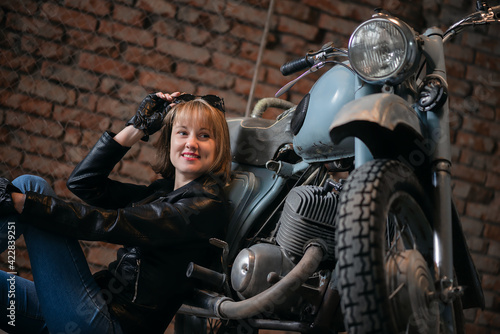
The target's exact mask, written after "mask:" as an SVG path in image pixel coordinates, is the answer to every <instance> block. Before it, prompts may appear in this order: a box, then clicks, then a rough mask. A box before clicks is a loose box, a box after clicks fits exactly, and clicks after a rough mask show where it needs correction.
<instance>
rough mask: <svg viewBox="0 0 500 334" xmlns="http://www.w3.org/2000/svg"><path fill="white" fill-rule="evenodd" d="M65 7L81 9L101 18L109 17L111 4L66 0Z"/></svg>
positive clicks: (106, 2)
mask: <svg viewBox="0 0 500 334" xmlns="http://www.w3.org/2000/svg"><path fill="white" fill-rule="evenodd" d="M64 6H67V7H72V8H76V9H81V10H83V11H86V12H89V13H92V14H96V15H99V16H105V15H109V14H110V12H111V2H110V1H106V0H65V1H64Z"/></svg>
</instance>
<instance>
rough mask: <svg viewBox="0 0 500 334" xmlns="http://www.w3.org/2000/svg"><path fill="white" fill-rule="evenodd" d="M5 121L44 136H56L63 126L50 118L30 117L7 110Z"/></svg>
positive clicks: (61, 132)
mask: <svg viewBox="0 0 500 334" xmlns="http://www.w3.org/2000/svg"><path fill="white" fill-rule="evenodd" d="M5 119H6V122H5V124H9V125H10V126H13V127H16V128H20V129H22V130H23V131H28V132H31V133H35V134H39V135H42V136H44V137H51V138H58V137H60V136H61V135H62V134H63V131H64V129H63V127H62V125H61V124H60V123H58V122H54V121H51V120H47V119H43V118H38V117H31V116H30V115H29V114H21V113H19V112H11V111H9V112H7V113H6V118H5Z"/></svg>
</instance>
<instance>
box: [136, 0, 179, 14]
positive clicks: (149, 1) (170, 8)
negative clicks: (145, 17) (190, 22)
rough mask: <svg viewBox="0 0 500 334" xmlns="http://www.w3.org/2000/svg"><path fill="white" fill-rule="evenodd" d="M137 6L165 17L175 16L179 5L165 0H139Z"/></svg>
mask: <svg viewBox="0 0 500 334" xmlns="http://www.w3.org/2000/svg"><path fill="white" fill-rule="evenodd" d="M136 6H137V8H140V9H144V10H145V11H148V12H151V13H154V14H158V15H161V16H164V17H174V16H175V13H176V11H177V7H176V6H175V5H174V4H172V3H170V2H167V1H164V0H139V1H137V4H136Z"/></svg>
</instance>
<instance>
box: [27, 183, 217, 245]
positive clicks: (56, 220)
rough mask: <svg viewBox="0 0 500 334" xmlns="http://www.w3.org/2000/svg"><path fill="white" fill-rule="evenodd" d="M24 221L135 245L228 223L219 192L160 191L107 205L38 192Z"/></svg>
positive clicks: (186, 237) (210, 232) (191, 235)
mask: <svg viewBox="0 0 500 334" xmlns="http://www.w3.org/2000/svg"><path fill="white" fill-rule="evenodd" d="M20 218H21V221H22V222H24V223H26V224H30V225H32V226H36V227H38V228H40V229H44V230H48V231H51V232H55V233H59V234H62V235H65V236H68V237H73V238H76V239H80V240H92V241H106V242H110V243H115V244H130V245H136V246H145V247H148V246H161V245H164V246H166V245H175V244H183V243H186V242H188V243H196V242H199V241H201V240H203V241H206V239H207V238H209V237H210V236H216V234H217V233H219V232H220V231H222V229H223V227H224V226H225V222H226V219H225V204H224V202H223V201H222V200H219V199H217V197H206V196H196V197H189V198H181V199H179V200H178V201H176V202H175V203H168V202H165V201H163V198H162V197H160V198H158V199H157V200H155V201H152V202H150V203H147V204H144V205H139V206H136V207H126V208H123V209H117V210H106V209H101V208H98V207H94V206H89V205H84V204H79V203H74V202H65V201H63V200H60V199H58V198H54V197H50V196H44V195H40V194H37V193H34V192H28V193H27V194H26V201H25V205H24V209H23V213H22V214H21V215H20Z"/></svg>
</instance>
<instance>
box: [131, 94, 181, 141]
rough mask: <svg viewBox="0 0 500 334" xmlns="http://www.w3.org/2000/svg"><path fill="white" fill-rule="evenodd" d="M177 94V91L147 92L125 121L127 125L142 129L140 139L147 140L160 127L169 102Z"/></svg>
mask: <svg viewBox="0 0 500 334" xmlns="http://www.w3.org/2000/svg"><path fill="white" fill-rule="evenodd" d="M179 95H180V93H179V92H175V93H172V94H165V93H161V92H158V93H155V94H149V95H148V96H146V97H145V98H144V100H142V102H141V104H140V105H139V108H138V109H137V112H136V114H135V115H134V117H132V118H131V119H130V120H129V121H128V122H127V125H133V126H134V128H136V129H139V130H142V131H143V132H144V134H145V135H144V137H143V138H142V140H144V141H147V140H148V139H149V136H150V135H152V134H154V133H155V132H157V131H158V130H160V129H161V127H162V126H163V119H164V118H165V115H166V114H167V110H168V109H167V108H168V106H169V105H170V102H172V101H173V100H174V99H175V98H176V97H177V96H179Z"/></svg>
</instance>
